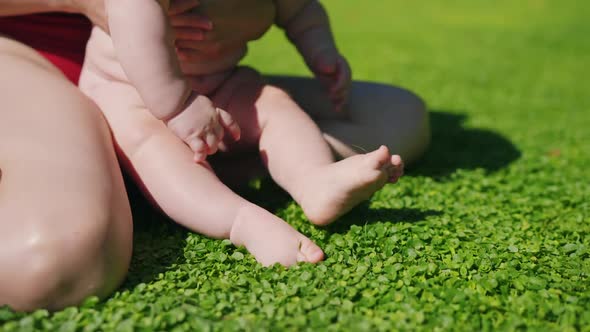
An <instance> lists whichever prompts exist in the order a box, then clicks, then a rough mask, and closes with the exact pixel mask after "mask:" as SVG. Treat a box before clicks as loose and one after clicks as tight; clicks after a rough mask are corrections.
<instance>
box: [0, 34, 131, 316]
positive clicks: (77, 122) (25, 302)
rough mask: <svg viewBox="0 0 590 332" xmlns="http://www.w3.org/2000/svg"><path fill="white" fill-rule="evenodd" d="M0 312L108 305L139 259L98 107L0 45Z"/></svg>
mask: <svg viewBox="0 0 590 332" xmlns="http://www.w3.org/2000/svg"><path fill="white" fill-rule="evenodd" d="M0 73H2V75H0V170H1V171H0V172H1V175H0V305H4V304H8V305H10V306H12V307H13V308H15V309H18V310H32V309H36V308H48V309H59V308H62V307H64V306H67V305H73V304H76V303H79V302H80V301H81V300H83V299H84V298H85V297H87V296H89V295H99V296H105V295H107V294H109V293H110V292H112V291H113V290H114V289H115V288H116V287H117V286H118V285H119V283H120V282H121V281H122V279H123V278H124V276H125V274H126V272H127V268H128V264H129V261H130V256H131V241H132V223H131V212H130V209H129V203H128V200H127V197H126V193H125V187H124V185H123V181H122V177H121V173H120V170H119V167H118V164H117V160H116V157H115V152H114V149H113V147H112V141H111V137H110V133H109V130H108V127H107V125H106V122H105V121H104V119H103V118H102V116H101V114H100V112H99V110H98V109H97V107H96V105H95V104H94V103H92V102H91V101H90V100H89V99H88V98H87V97H85V96H84V95H83V94H82V93H81V92H80V91H79V90H78V89H77V88H76V87H75V86H74V85H72V84H71V83H70V82H69V81H67V79H66V78H65V77H64V76H63V75H62V74H61V73H60V72H59V71H58V70H57V69H56V68H55V67H53V66H52V65H51V64H50V63H49V62H47V61H46V60H45V59H44V58H42V57H41V56H40V55H38V54H37V53H36V52H35V51H34V50H32V49H30V48H28V47H26V46H24V45H22V44H19V43H17V42H15V41H12V40H10V39H7V38H3V37H1V36H0Z"/></svg>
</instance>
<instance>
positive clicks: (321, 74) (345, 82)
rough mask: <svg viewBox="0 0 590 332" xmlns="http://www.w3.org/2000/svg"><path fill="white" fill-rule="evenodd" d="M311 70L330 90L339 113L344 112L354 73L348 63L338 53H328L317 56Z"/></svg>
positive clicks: (331, 97)
mask: <svg viewBox="0 0 590 332" xmlns="http://www.w3.org/2000/svg"><path fill="white" fill-rule="evenodd" d="M311 67H312V68H311V69H312V71H313V72H314V74H315V75H316V77H317V78H318V79H319V80H320V82H321V83H322V85H323V86H324V87H325V88H326V90H328V95H329V97H330V100H331V101H332V103H333V104H334V109H335V110H336V111H337V112H340V111H342V109H343V108H344V105H346V103H347V101H348V94H349V92H350V86H351V82H352V73H351V70H350V66H349V65H348V61H346V59H345V58H344V57H343V56H342V55H340V54H339V53H337V52H333V51H327V52H322V53H320V54H318V55H316V56H315V58H314V60H313V63H312V64H311Z"/></svg>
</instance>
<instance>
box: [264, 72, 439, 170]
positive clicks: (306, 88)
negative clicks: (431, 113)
mask: <svg viewBox="0 0 590 332" xmlns="http://www.w3.org/2000/svg"><path fill="white" fill-rule="evenodd" d="M268 80H269V83H271V84H273V85H276V86H279V87H281V88H283V89H285V90H286V91H288V92H289V93H290V94H291V96H292V97H293V98H294V99H295V100H296V101H297V103H298V104H299V105H300V106H301V107H302V108H303V109H304V110H305V111H306V112H308V113H309V114H310V115H311V117H312V118H314V120H316V121H317V123H318V125H319V126H320V128H321V129H322V131H323V132H324V137H325V138H326V140H327V141H328V143H329V144H330V146H331V147H332V149H333V150H334V151H335V152H336V153H337V154H338V155H339V156H340V157H349V156H351V155H353V154H355V153H358V152H366V151H373V150H375V149H377V148H378V147H379V146H381V145H387V146H388V147H389V149H390V151H391V152H392V153H395V154H399V155H400V156H401V157H402V159H403V160H404V163H405V164H411V163H413V162H414V161H416V160H417V159H418V158H419V157H420V156H421V155H422V154H423V153H424V152H425V150H426V148H427V147H428V144H429V142H430V127H429V122H428V112H427V111H426V107H425V105H424V103H423V102H422V100H421V99H420V98H419V97H417V96H416V95H415V94H413V93H411V92H409V91H407V90H404V89H401V88H397V87H393V86H390V85H385V84H377V83H369V82H353V84H352V89H351V93H350V103H349V105H348V107H347V109H346V110H345V111H344V112H343V113H336V112H334V111H333V110H332V105H331V104H330V101H329V100H328V98H327V97H326V96H325V95H324V93H323V90H322V87H321V86H320V84H319V82H317V81H316V80H314V79H311V78H303V77H287V76H271V77H268Z"/></svg>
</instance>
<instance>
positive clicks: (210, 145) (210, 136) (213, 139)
mask: <svg viewBox="0 0 590 332" xmlns="http://www.w3.org/2000/svg"><path fill="white" fill-rule="evenodd" d="M205 142H206V143H207V154H209V155H212V154H215V152H217V145H218V144H219V139H217V136H215V134H214V133H212V132H209V133H207V135H205Z"/></svg>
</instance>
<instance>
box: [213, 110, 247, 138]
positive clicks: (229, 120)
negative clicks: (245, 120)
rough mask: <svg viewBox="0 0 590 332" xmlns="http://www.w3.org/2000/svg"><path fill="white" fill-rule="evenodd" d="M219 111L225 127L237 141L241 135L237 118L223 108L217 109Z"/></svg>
mask: <svg viewBox="0 0 590 332" xmlns="http://www.w3.org/2000/svg"><path fill="white" fill-rule="evenodd" d="M217 113H218V114H219V120H220V122H221V124H222V125H223V127H224V128H225V129H227V131H229V134H230V135H231V136H232V138H233V139H234V140H236V141H238V140H240V136H241V133H242V132H241V129H240V126H239V125H238V123H237V122H236V120H234V118H233V116H231V114H229V113H228V112H226V111H224V110H222V109H221V108H218V109H217Z"/></svg>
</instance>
